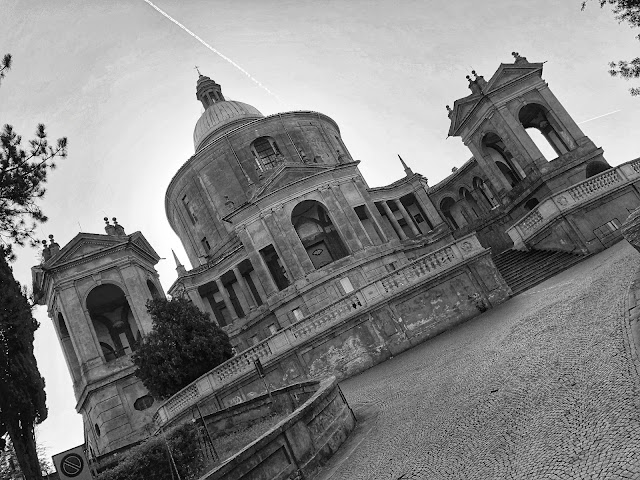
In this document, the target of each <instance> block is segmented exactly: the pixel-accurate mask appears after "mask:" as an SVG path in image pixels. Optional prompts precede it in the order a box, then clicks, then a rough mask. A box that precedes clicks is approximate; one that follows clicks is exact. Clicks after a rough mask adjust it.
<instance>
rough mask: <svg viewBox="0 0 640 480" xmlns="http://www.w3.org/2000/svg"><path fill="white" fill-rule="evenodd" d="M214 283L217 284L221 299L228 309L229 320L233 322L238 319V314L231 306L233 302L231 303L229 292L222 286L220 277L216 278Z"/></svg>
mask: <svg viewBox="0 0 640 480" xmlns="http://www.w3.org/2000/svg"><path fill="white" fill-rule="evenodd" d="M216 285H217V286H218V290H219V291H220V295H222V300H223V301H224V304H225V306H226V307H227V310H228V311H229V315H231V321H233V322H235V321H236V320H237V319H238V314H237V313H236V309H235V308H233V303H231V298H230V297H229V292H227V289H226V288H225V287H224V284H223V283H222V280H221V279H220V278H216Z"/></svg>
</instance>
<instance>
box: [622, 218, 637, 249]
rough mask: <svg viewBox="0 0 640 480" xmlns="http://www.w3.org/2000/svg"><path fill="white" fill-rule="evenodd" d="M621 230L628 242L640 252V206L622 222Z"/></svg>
mask: <svg viewBox="0 0 640 480" xmlns="http://www.w3.org/2000/svg"><path fill="white" fill-rule="evenodd" d="M621 230H622V235H623V236H624V238H626V239H627V242H629V243H630V244H631V245H632V246H633V248H635V249H636V250H637V251H638V252H640V207H638V208H636V209H635V210H634V211H633V212H631V215H629V216H628V217H627V219H626V220H625V221H624V223H623V224H622V227H621Z"/></svg>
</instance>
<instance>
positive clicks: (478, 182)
mask: <svg viewBox="0 0 640 480" xmlns="http://www.w3.org/2000/svg"><path fill="white" fill-rule="evenodd" d="M473 188H474V189H475V190H476V192H479V193H480V195H481V197H482V198H483V199H484V201H485V202H486V205H487V207H488V208H489V209H492V208H494V207H497V206H498V201H497V200H496V198H495V197H494V195H493V192H492V191H491V188H489V185H487V184H486V183H485V181H484V180H482V179H481V178H480V177H475V178H474V179H473Z"/></svg>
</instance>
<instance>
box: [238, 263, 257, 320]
mask: <svg viewBox="0 0 640 480" xmlns="http://www.w3.org/2000/svg"><path fill="white" fill-rule="evenodd" d="M233 274H234V275H235V276H236V280H237V281H238V285H240V288H241V289H242V294H243V295H244V298H245V299H246V300H247V303H248V304H249V309H254V308H256V301H255V299H254V298H253V294H252V293H251V289H250V288H249V285H247V281H246V280H245V278H244V277H243V276H242V274H241V273H240V269H239V268H238V266H237V265H235V266H234V267H233Z"/></svg>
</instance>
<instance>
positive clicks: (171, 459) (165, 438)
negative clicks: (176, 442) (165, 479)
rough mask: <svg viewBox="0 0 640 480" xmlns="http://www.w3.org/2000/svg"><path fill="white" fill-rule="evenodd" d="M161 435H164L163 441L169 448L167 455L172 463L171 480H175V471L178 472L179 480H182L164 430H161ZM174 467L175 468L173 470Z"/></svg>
mask: <svg viewBox="0 0 640 480" xmlns="http://www.w3.org/2000/svg"><path fill="white" fill-rule="evenodd" d="M160 435H162V440H164V446H165V447H166V448H167V453H168V454H169V460H170V461H171V463H170V465H169V469H170V470H171V478H172V480H173V479H174V478H175V477H174V476H173V469H174V468H175V470H176V475H177V476H178V480H182V478H181V477H180V472H178V467H177V466H176V462H175V460H174V459H173V455H172V454H171V449H170V448H169V442H167V437H166V436H165V434H164V430H160ZM172 466H173V468H171V467H172Z"/></svg>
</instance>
